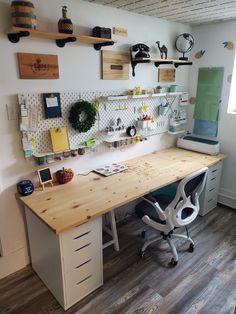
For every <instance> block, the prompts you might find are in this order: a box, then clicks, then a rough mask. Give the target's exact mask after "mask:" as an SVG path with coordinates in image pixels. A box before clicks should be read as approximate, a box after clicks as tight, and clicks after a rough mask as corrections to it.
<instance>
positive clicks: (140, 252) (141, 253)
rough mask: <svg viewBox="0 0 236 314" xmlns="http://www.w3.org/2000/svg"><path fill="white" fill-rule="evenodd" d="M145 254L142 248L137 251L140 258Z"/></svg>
mask: <svg viewBox="0 0 236 314" xmlns="http://www.w3.org/2000/svg"><path fill="white" fill-rule="evenodd" d="M145 255H146V253H145V252H144V251H142V250H140V251H139V256H140V257H141V258H144V257H145Z"/></svg>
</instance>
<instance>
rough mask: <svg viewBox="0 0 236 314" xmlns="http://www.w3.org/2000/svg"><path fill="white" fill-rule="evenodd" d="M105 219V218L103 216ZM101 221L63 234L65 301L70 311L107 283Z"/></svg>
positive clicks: (89, 223) (95, 221) (94, 221)
mask: <svg viewBox="0 0 236 314" xmlns="http://www.w3.org/2000/svg"><path fill="white" fill-rule="evenodd" d="M100 218H101V217H100ZM99 220H101V219H99V218H98V219H96V220H93V221H91V222H88V223H86V224H84V225H81V226H79V227H77V228H74V229H72V230H70V231H68V232H65V233H63V234H62V237H61V240H62V242H61V243H62V252H63V259H64V278H65V299H66V308H69V307H70V306H72V305H73V304H75V303H76V302H78V301H79V300H80V299H82V298H83V297H84V296H86V295H88V294H89V293H90V292H92V291H93V290H95V289H96V288H98V287H99V286H101V285H102V283H103V265H102V247H101V242H102V241H101V238H99V237H98V235H99V234H101V223H100V221H99Z"/></svg>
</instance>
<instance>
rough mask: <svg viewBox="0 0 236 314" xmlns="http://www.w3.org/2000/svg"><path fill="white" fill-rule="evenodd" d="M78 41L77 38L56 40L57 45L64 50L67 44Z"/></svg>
mask: <svg viewBox="0 0 236 314" xmlns="http://www.w3.org/2000/svg"><path fill="white" fill-rule="evenodd" d="M74 41H76V37H68V38H63V39H56V44H57V46H58V47H60V48H63V47H65V45H66V44H67V43H72V42H74Z"/></svg>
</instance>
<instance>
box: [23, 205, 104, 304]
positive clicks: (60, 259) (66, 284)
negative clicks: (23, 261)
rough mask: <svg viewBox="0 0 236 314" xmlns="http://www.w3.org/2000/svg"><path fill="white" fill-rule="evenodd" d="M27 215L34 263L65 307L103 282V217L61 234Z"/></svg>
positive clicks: (43, 279) (27, 213)
mask: <svg viewBox="0 0 236 314" xmlns="http://www.w3.org/2000/svg"><path fill="white" fill-rule="evenodd" d="M26 219H27V227H28V234H29V243H30V252H31V261H32V267H33V269H34V270H35V272H36V273H37V274H38V276H39V277H40V278H41V279H42V281H43V282H44V283H45V284H46V286H47V287H48V289H49V290H50V291H51V292H52V294H53V295H54V296H55V298H56V299H57V300H58V302H59V303H60V304H61V306H62V307H63V308H64V309H65V310H67V309H68V308H70V307H71V306H72V305H73V304H75V303H76V302H78V301H79V300H81V299H82V298H83V297H85V296H86V295H88V294H89V293H91V292H92V291H94V290H95V289H97V288H98V287H100V286H101V285H102V284H103V261H102V217H98V218H96V219H93V220H91V221H89V222H87V223H85V224H83V225H80V226H78V227H75V228H71V229H70V230H69V231H65V232H63V233H61V234H59V235H57V234H56V233H54V232H53V231H52V230H51V229H50V228H49V227H48V226H47V225H46V224H44V223H43V222H42V221H41V220H40V219H38V218H37V217H36V216H35V215H34V214H33V213H32V212H31V211H30V210H28V209H26Z"/></svg>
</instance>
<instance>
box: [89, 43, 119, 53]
mask: <svg viewBox="0 0 236 314" xmlns="http://www.w3.org/2000/svg"><path fill="white" fill-rule="evenodd" d="M114 43H115V42H114V41H107V42H105V43H99V44H94V45H93V47H94V49H95V50H97V51H99V50H101V48H102V47H106V46H113V45H114Z"/></svg>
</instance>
